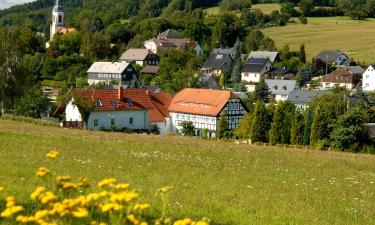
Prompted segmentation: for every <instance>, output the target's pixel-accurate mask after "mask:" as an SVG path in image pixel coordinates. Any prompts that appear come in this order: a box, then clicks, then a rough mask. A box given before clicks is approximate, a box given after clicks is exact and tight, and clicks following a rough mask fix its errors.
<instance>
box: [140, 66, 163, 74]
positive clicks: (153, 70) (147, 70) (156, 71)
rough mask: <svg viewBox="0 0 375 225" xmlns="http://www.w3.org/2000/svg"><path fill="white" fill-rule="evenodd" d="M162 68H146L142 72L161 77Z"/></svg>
mask: <svg viewBox="0 0 375 225" xmlns="http://www.w3.org/2000/svg"><path fill="white" fill-rule="evenodd" d="M159 72H160V67H159V66H145V67H144V68H143V69H142V70H141V74H150V75H153V76H159V74H160V73H159Z"/></svg>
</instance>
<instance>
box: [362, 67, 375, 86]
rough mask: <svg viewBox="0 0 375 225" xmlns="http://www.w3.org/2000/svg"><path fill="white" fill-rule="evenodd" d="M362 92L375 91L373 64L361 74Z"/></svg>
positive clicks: (374, 69) (374, 68)
mask: <svg viewBox="0 0 375 225" xmlns="http://www.w3.org/2000/svg"><path fill="white" fill-rule="evenodd" d="M362 90H363V91H375V64H372V65H370V66H369V67H368V68H367V69H366V71H365V72H364V73H363V75H362Z"/></svg>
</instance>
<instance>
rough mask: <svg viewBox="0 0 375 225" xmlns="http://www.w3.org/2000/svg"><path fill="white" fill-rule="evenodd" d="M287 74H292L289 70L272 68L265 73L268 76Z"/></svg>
mask: <svg viewBox="0 0 375 225" xmlns="http://www.w3.org/2000/svg"><path fill="white" fill-rule="evenodd" d="M288 73H293V72H292V71H291V70H290V69H289V68H273V69H271V70H270V71H268V72H267V74H269V75H285V74H288Z"/></svg>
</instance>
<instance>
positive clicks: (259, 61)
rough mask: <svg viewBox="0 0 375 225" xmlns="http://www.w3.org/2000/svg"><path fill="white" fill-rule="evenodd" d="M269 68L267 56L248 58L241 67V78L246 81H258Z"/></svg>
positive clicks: (269, 62)
mask: <svg viewBox="0 0 375 225" xmlns="http://www.w3.org/2000/svg"><path fill="white" fill-rule="evenodd" d="M271 69H272V65H271V61H270V60H269V58H250V59H248V60H247V62H246V64H245V65H244V66H243V68H242V71H241V80H242V81H245V82H248V83H259V81H260V80H261V78H262V77H263V75H264V74H265V73H267V72H268V71H270V70H271Z"/></svg>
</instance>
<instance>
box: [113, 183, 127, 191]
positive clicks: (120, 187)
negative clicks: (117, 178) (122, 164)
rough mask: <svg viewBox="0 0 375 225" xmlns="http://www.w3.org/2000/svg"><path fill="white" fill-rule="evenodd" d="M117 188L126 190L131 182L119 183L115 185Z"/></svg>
mask: <svg viewBox="0 0 375 225" xmlns="http://www.w3.org/2000/svg"><path fill="white" fill-rule="evenodd" d="M115 188H116V189H117V190H126V189H128V188H129V184H117V185H116V186H115Z"/></svg>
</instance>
